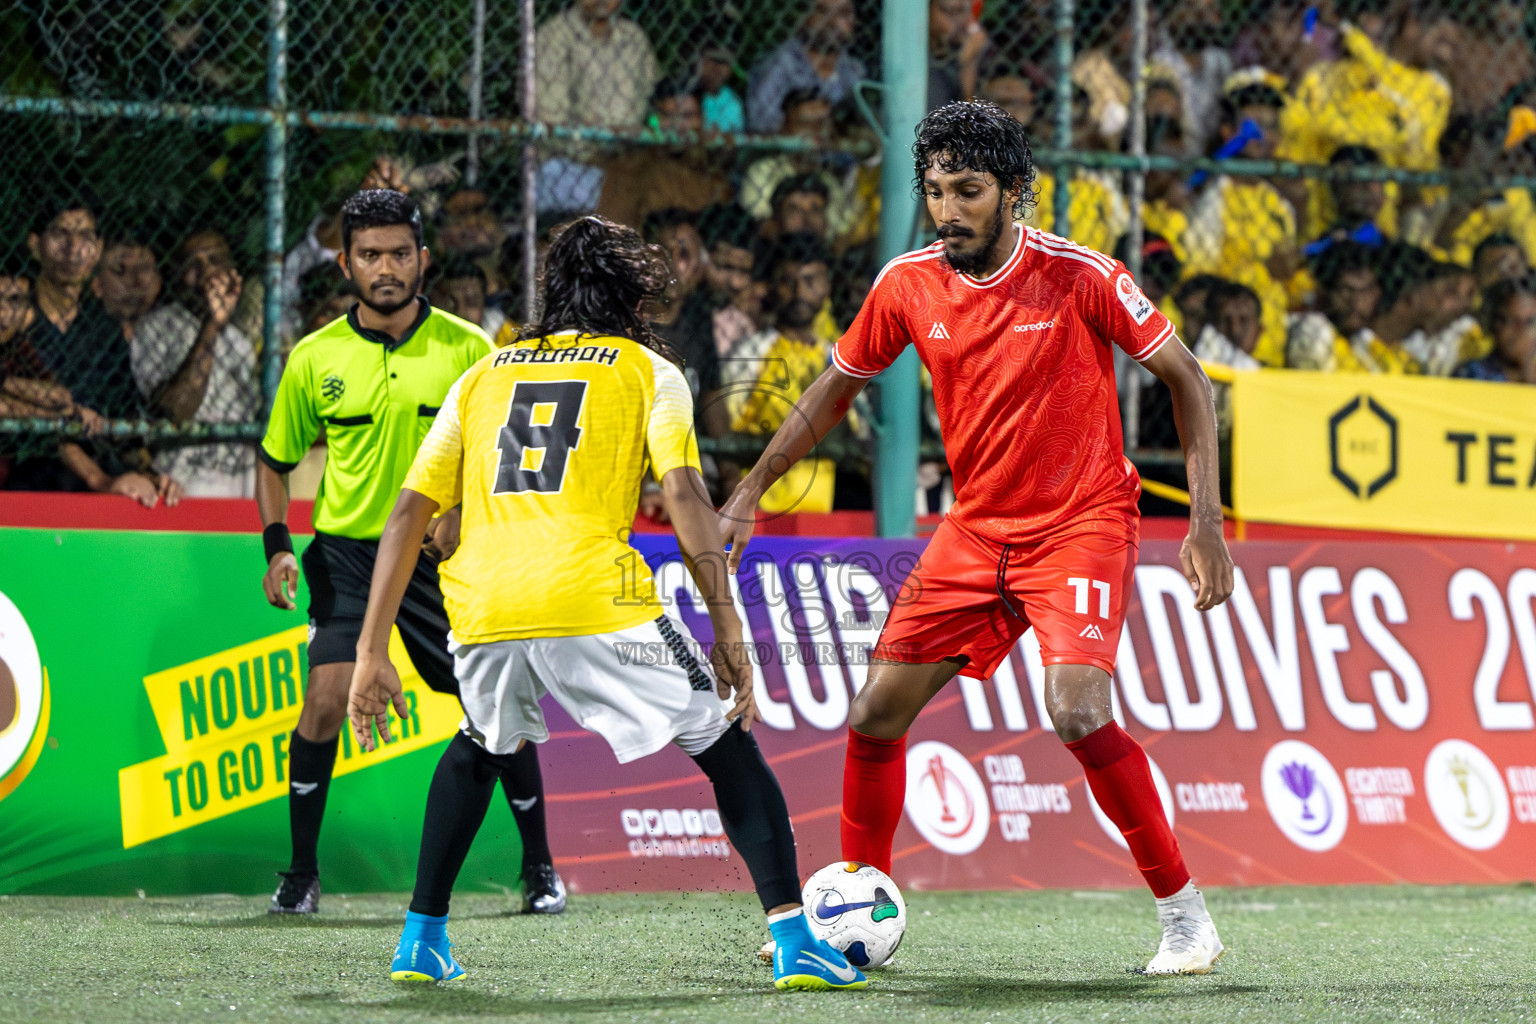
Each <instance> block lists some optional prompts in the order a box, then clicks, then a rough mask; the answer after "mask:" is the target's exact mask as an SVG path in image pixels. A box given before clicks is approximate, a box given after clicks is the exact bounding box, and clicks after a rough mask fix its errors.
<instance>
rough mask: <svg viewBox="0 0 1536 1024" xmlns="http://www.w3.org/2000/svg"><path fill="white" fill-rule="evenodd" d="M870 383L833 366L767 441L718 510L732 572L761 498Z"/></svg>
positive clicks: (804, 454)
mask: <svg viewBox="0 0 1536 1024" xmlns="http://www.w3.org/2000/svg"><path fill="white" fill-rule="evenodd" d="M868 383H869V381H867V380H866V379H864V378H863V377H850V376H849V375H848V374H846V373H844V372H842V371H841V370H839V369H838V368H837V367H835V366H829V367H827V368H826V369H825V370H824V371H822V374H821V376H820V377H817V378H816V381H815V383H813V384H812V385H811V386H810V387H808V388H806V389H805V394H803V395H801V396H800V401H799V402H797V403H795V408H794V410H793V411H792V412H791V413H790V414H789V416H788V417H786V418H785V420H784V424H783V425H782V426H781V427H779V429H778V431H777V432H776V433H775V434H774V435H773V440H772V441H769V442H768V448H767V450H766V451H764V452H763V455H762V458H760V459H758V460H757V465H755V466H753V467H752V472H750V473H748V474H747V477H746V479H745V480H743V481H742V482H741V483H740V484H739V485H738V486H737V488H736V490H735V491H734V492H732V494H731V497H730V500H728V501H727V502H726V503H725V507H724V508H722V509H721V510H720V533H721V534H722V535H723V537H724V541H725V543H726V544H729V545H730V548H731V551H730V557H729V559H728V560H727V562H726V565H727V568H728V569H729V571H730V572H732V573H735V571H736V569H737V567H738V566H739V565H741V556H742V555H743V554H744V553H745V552H746V549H747V542H748V541H750V540H751V539H752V527H753V526H754V525H755V524H756V521H757V515H756V513H757V503H758V502H759V501H762V500H763V495H764V494H765V493H767V491H768V488H770V487H772V486H773V485H774V483H775V481H777V480H778V479H779V477H781V476H783V475H784V474H785V473H788V472H789V470H790V468H791V467H792V466H794V464H795V463H797V462H799V461H800V460H801V459H803V458H805V456H806V454H807V453H809V452H810V450H811V449H812V448H814V447H815V446H816V444H817V442H819V441H820V440H821V439H822V438H824V437H826V436H827V432H828V431H830V430H831V429H832V428H833V427H835V426H837V424H838V423H839V422H840V421H841V420H842V418H843V417H844V416H846V415H848V410H849V408H850V407H852V405H853V400H854V399H855V398H857V397H858V394H859V392H860V391H863V390H864V385H865V384H868Z"/></svg>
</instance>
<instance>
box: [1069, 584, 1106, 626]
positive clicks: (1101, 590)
mask: <svg viewBox="0 0 1536 1024" xmlns="http://www.w3.org/2000/svg"><path fill="white" fill-rule="evenodd" d="M1067 586H1069V587H1071V588H1072V591H1073V593H1074V594H1075V595H1076V597H1077V607H1076V608H1075V609H1073V610H1074V611H1076V612H1077V614H1079V615H1087V614H1088V589H1089V587H1090V586H1091V587H1092V588H1093V589H1094V590H1096V591H1097V592H1098V595H1099V618H1101V619H1108V618H1109V584H1108V583H1105V582H1104V581H1103V580H1090V579H1088V578H1087V577H1086V576H1069V577H1067Z"/></svg>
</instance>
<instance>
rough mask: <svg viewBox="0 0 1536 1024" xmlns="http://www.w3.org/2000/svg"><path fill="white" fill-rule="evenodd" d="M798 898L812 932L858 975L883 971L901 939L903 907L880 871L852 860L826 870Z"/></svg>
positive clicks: (904, 924) (904, 927)
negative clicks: (803, 904)
mask: <svg viewBox="0 0 1536 1024" xmlns="http://www.w3.org/2000/svg"><path fill="white" fill-rule="evenodd" d="M800 895H801V899H802V900H804V901H805V916H806V917H807V918H808V919H809V920H810V923H811V932H812V933H813V934H815V936H816V937H817V938H818V939H821V940H822V941H823V942H825V943H826V944H827V945H829V946H831V947H832V948H833V949H835V950H837V951H839V952H840V953H842V954H843V955H844V956H846V957H847V958H848V962H849V963H851V964H853V965H854V966H855V967H858V968H860V969H861V970H866V971H867V970H870V969H871V968H876V967H883V966H885V963H886V961H888V960H890V958H891V956H892V954H894V953H895V952H896V947H897V946H899V945H901V937H902V936H903V935H904V934H906V931H907V904H906V902H905V901H904V900H902V898H901V890H899V889H897V888H896V883H895V882H893V881H891V878H890V876H889V875H887V874H886V873H885V872H884V871H881V870H880V869H879V868H872V867H870V866H869V865H868V864H860V863H858V862H857V861H851V860H840V861H838V862H837V863H836V864H828V865H827V866H826V867H824V868H822V869H821V870H820V871H818V872H816V873H815V874H814V875H812V876H811V877H810V878H809V879H808V880H807V881H806V883H805V889H804V890H803V891H802V892H801V894H800Z"/></svg>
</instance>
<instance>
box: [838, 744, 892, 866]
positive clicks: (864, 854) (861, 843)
mask: <svg viewBox="0 0 1536 1024" xmlns="http://www.w3.org/2000/svg"><path fill="white" fill-rule="evenodd" d="M906 799H907V738H906V737H905V736H901V737H899V738H897V739H894V740H882V739H878V738H876V737H874V736H865V735H864V734H863V733H861V732H854V731H853V730H852V729H849V730H848V755H847V759H846V760H845V761H844V762H843V859H844V860H857V861H862V862H863V863H865V864H870V865H872V866H874V867H877V868H879V869H880V870H881V871H884V872H885V873H886V874H890V872H891V841H892V840H893V839H894V838H895V836H896V823H897V822H898V821H900V820H901V805H902V804H903V803H905V802H906Z"/></svg>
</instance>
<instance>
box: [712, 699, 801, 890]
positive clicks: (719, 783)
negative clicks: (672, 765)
mask: <svg viewBox="0 0 1536 1024" xmlns="http://www.w3.org/2000/svg"><path fill="white" fill-rule="evenodd" d="M693 760H694V761H695V762H696V763H697V764H698V766H699V767H700V768H702V769H704V774H705V775H707V776H709V781H710V782H711V783H713V785H714V787H715V805H716V806H717V807H719V808H720V820H721V822H722V823H723V824H724V825H725V834H726V837H727V838H728V839H730V841H731V845H732V846H734V847H736V852H737V853H739V854H741V859H742V860H744V861H746V862H747V870H748V871H749V872H751V874H752V884H753V885H754V886H756V887H757V897H758V899H760V900H762V902H763V909H764V910H772V909H773V908H774V907H781V906H783V905H784V904H786V903H799V902H800V871H799V868H798V867H797V865H796V863H795V832H794V829H793V827H791V825H790V823H789V808H788V807H787V806H786V805H785V803H784V791H783V790H781V789H780V788H779V780H778V779H777V778H776V777H775V776H774V774H773V769H772V768H769V767H768V762H767V761H764V760H763V752H762V751H761V750H759V749H758V746H757V740H755V739H754V738H753V737H752V734H751V733H748V732H742V730H741V725H740V724H739V723H738V724H735V725H732V726H731V727H730V729H728V730H727V731H726V733H725V735H723V736H721V737H720V738H719V739H718V740H716V741H715V742H714V744H712V745H711V746H710V748H709V749H708V750H705V751H703V752H702V753H698V754H695V755H693Z"/></svg>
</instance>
